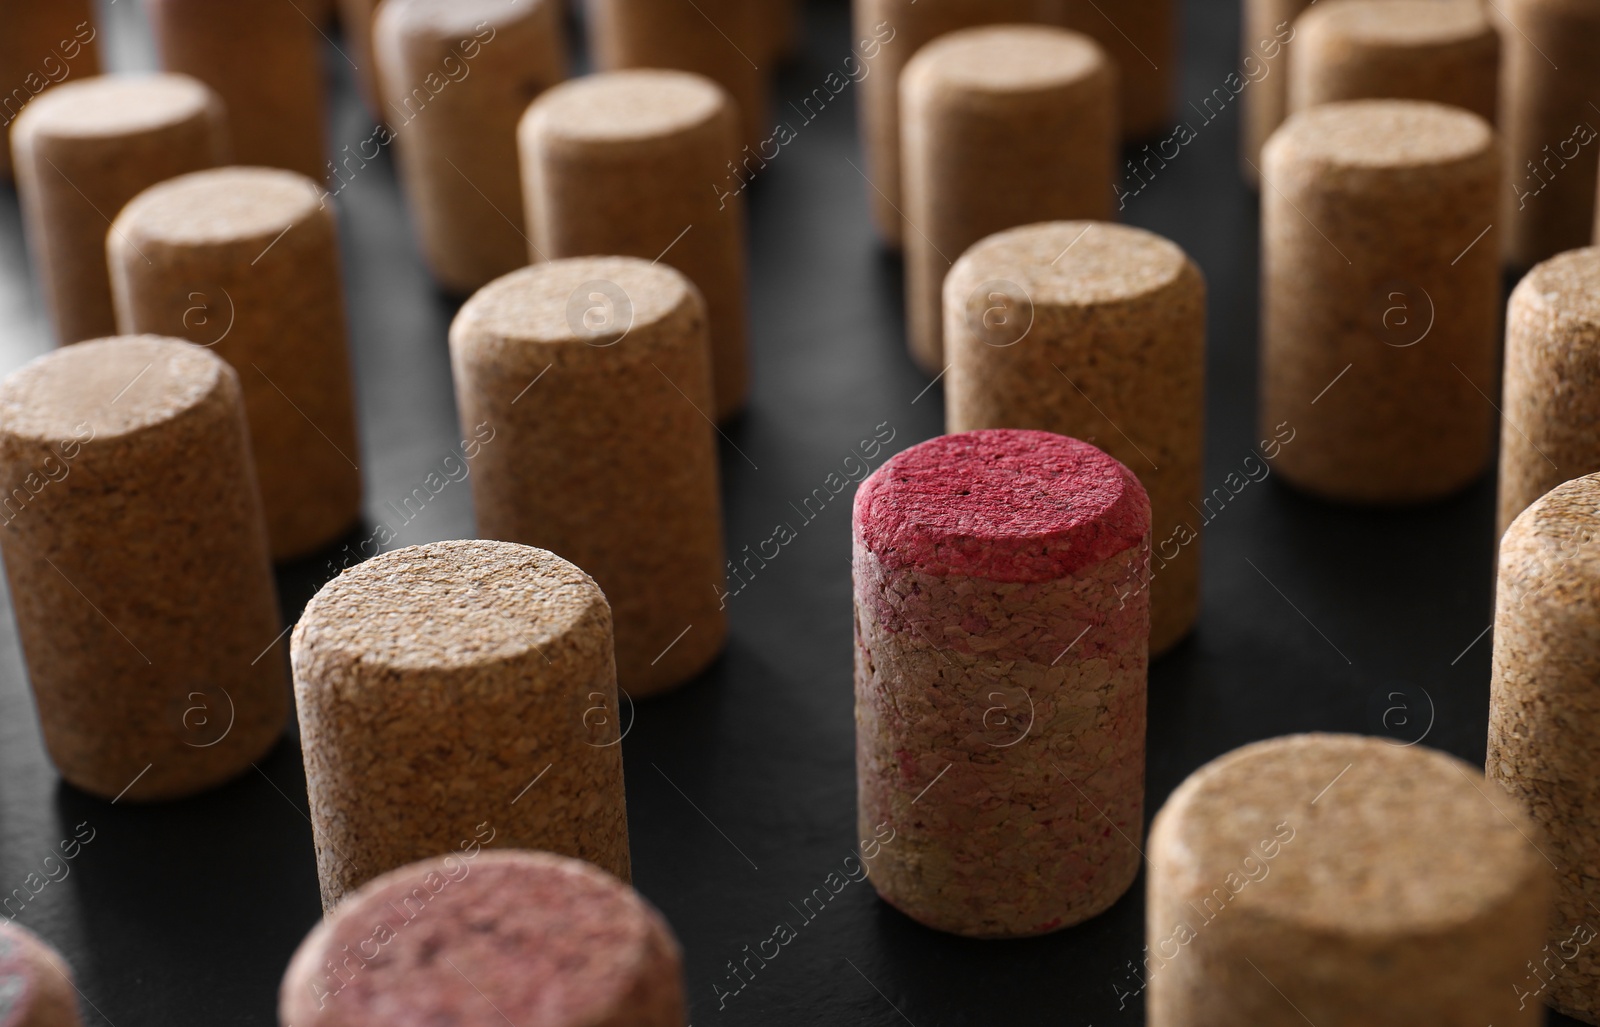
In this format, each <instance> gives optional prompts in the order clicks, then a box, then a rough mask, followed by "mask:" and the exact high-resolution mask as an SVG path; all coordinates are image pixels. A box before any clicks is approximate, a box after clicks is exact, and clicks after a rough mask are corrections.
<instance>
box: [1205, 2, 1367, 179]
mask: <svg viewBox="0 0 1600 1027" xmlns="http://www.w3.org/2000/svg"><path fill="white" fill-rule="evenodd" d="M1340 2H1341V3H1343V2H1344V0H1340ZM1310 6H1311V0H1243V11H1242V12H1241V17H1240V24H1241V26H1242V28H1243V31H1244V37H1243V39H1242V40H1241V41H1240V46H1239V54H1240V59H1239V67H1240V71H1241V72H1242V74H1239V75H1238V77H1237V78H1235V79H1232V80H1230V81H1225V82H1224V83H1223V84H1222V86H1221V90H1222V91H1221V92H1220V93H1219V92H1217V91H1215V90H1213V91H1212V94H1211V96H1209V97H1204V98H1202V99H1201V101H1200V103H1201V107H1202V108H1203V111H1202V113H1203V116H1204V117H1205V118H1206V120H1207V121H1213V120H1215V119H1217V118H1219V117H1221V116H1222V113H1223V111H1225V110H1227V109H1228V105H1229V104H1231V103H1232V98H1233V97H1235V96H1237V98H1238V103H1239V105H1240V108H1241V111H1240V115H1239V151H1240V153H1239V158H1240V163H1241V164H1242V167H1241V169H1240V170H1241V172H1242V173H1243V175H1244V178H1245V181H1246V182H1249V183H1250V184H1251V185H1252V186H1258V185H1260V184H1261V148H1262V147H1264V146H1265V145H1266V143H1267V139H1268V138H1269V137H1270V136H1271V135H1272V133H1273V132H1275V131H1277V128H1278V126H1279V125H1281V124H1283V119H1284V118H1285V117H1287V116H1288V113H1289V51H1290V50H1292V49H1293V48H1294V42H1295V34H1296V29H1295V24H1294V23H1295V19H1296V18H1298V17H1299V16H1300V12H1302V11H1304V10H1306V9H1307V8H1309V7H1310ZM1235 86H1237V89H1235Z"/></svg>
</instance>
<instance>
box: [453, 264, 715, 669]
mask: <svg viewBox="0 0 1600 1027" xmlns="http://www.w3.org/2000/svg"><path fill="white" fill-rule="evenodd" d="M450 353H451V362H452V364H453V366H454V371H455V381H456V395H457V406H458V408H459V409H460V411H461V420H462V423H463V424H464V425H467V426H469V427H468V428H467V430H468V431H469V432H471V431H473V430H474V429H473V428H472V427H471V426H476V425H485V424H487V425H491V426H492V427H493V429H494V432H495V442H494V444H493V445H492V446H485V447H484V448H483V451H482V452H481V453H480V454H479V455H478V457H477V459H476V460H475V461H474V465H475V470H476V473H475V474H474V475H473V476H472V480H473V502H474V506H475V507H476V509H477V513H478V531H479V533H480V534H481V535H482V536H483V537H485V538H498V539H505V540H507V541H511V542H522V543H525V544H528V545H536V546H539V547H541V548H543V549H549V550H550V551H552V552H554V553H556V554H558V555H560V556H562V557H564V558H566V559H568V560H571V561H572V562H573V563H575V564H577V565H578V566H580V567H582V568H583V569H584V570H585V571H587V572H588V573H590V574H592V575H594V578H595V580H596V581H597V582H599V584H600V587H601V588H602V589H604V590H605V594H606V597H607V598H608V599H609V600H610V602H611V611H612V615H613V618H614V619H615V622H616V636H617V680H618V682H619V684H620V685H621V687H622V689H623V691H624V692H626V693H627V694H629V695H630V696H633V697H635V698H638V697H642V696H646V695H652V694H655V693H657V692H661V691H664V690H666V689H669V688H672V687H674V686H676V685H680V684H682V683H684V682H685V681H688V680H689V679H690V678H692V677H694V676H695V675H696V674H698V673H700V671H702V670H704V669H705V667H706V666H707V664H709V663H710V662H711V661H712V660H714V659H715V658H716V656H717V654H718V653H720V652H721V651H722V647H723V644H724V641H725V640H726V637H727V615H726V614H725V613H724V612H723V599H722V598H721V596H722V594H723V593H724V592H725V591H726V574H725V571H724V554H723V537H722V512H721V510H722V507H721V501H720V499H719V496H718V490H717V454H716V437H715V433H714V430H713V428H712V426H711V423H710V421H709V414H710V409H711V375H710V364H709V348H708V344H707V342H706V318H705V307H704V305H703V304H702V303H701V301H700V297H699V294H698V293H697V292H696V291H695V289H694V287H693V286H692V285H690V284H689V282H688V280H687V279H686V278H684V276H683V275H681V274H679V273H678V272H676V271H674V270H672V269H671V268H668V267H664V266H662V265H659V264H658V265H654V266H652V265H650V264H648V263H646V262H645V261H643V260H638V259H634V258H630V257H591V258H574V259H568V260H557V261H552V262H550V263H548V264H536V265H534V266H533V267H530V268H526V269H524V270H522V271H517V272H514V273H513V274H511V275H508V276H506V277H505V278H502V279H500V280H499V281H497V282H495V283H493V284H491V285H489V286H487V287H485V288H484V289H483V290H481V291H480V292H479V293H478V294H477V295H476V296H474V297H473V298H472V299H471V300H469V301H468V302H467V304H466V305H465V306H463V307H462V308H461V312H460V313H459V314H458V315H457V316H456V320H455V323H454V324H453V325H452V326H451V330H450Z"/></svg>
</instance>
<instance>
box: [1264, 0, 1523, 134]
mask: <svg viewBox="0 0 1600 1027" xmlns="http://www.w3.org/2000/svg"><path fill="white" fill-rule="evenodd" d="M1294 30H1295V39H1294V57H1293V59H1292V60H1291V62H1290V65H1289V110H1290V111H1291V112H1293V111H1300V110H1304V109H1305V108H1307V107H1314V106H1316V105H1317V104H1319V103H1337V102H1339V101H1341V100H1368V99H1385V98H1388V99H1397V100H1429V101H1432V102H1434V103H1443V104H1449V105H1451V106H1454V107H1465V108H1466V109H1467V110H1469V111H1472V112H1473V113H1474V114H1476V115H1478V116H1479V117H1481V118H1483V119H1484V120H1485V121H1487V122H1489V123H1490V124H1493V123H1494V120H1495V117H1496V114H1497V111H1496V106H1497V100H1498V97H1499V92H1500V34H1499V32H1497V31H1496V30H1495V28H1494V26H1493V25H1491V24H1490V23H1489V18H1488V14H1487V13H1486V11H1485V9H1484V7H1483V6H1482V5H1481V4H1480V3H1479V2H1478V0H1340V2H1339V3H1336V4H1325V5H1323V6H1321V7H1313V8H1311V9H1310V10H1308V11H1306V12H1305V13H1304V14H1302V15H1301V16H1300V17H1299V18H1298V19H1297V20H1296V21H1295V23H1294Z"/></svg>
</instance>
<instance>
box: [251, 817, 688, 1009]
mask: <svg viewBox="0 0 1600 1027" xmlns="http://www.w3.org/2000/svg"><path fill="white" fill-rule="evenodd" d="M682 964H683V954H682V951H681V950H680V948H679V946H678V942H677V939H676V938H674V937H673V935H672V928H670V927H669V926H667V922H666V921H665V920H664V919H662V917H661V914H660V913H659V912H657V911H656V910H655V908H654V907H652V906H651V905H650V904H649V903H648V902H646V901H645V900H644V899H643V898H641V897H640V896H639V894H638V893H637V892H635V891H634V890H633V889H632V888H630V887H628V886H627V885H625V884H623V883H622V882H621V881H618V880H617V879H616V878H614V877H612V876H611V875H609V874H607V873H605V872H604V871H602V870H600V869H599V868H597V867H594V866H591V865H589V864H588V863H583V862H580V861H578V860H575V859H566V858H564V857H561V856H556V855H553V854H551V853H548V852H484V851H482V849H481V847H480V846H472V847H463V849H462V851H461V852H459V853H455V854H452V855H449V856H445V857H443V858H439V859H430V860H425V861H423V862H420V863H414V864H411V865H409V866H406V867H402V868H401V869H399V870H395V871H394V872H392V873H389V874H385V875H384V876H383V877H381V878H379V879H378V880H375V881H373V882H372V883H370V884H368V885H366V886H365V887H364V888H362V889H361V890H360V891H359V892H357V893H356V894H355V895H353V896H351V897H350V899H349V900H347V901H346V902H345V903H344V904H343V905H341V906H340V907H339V908H338V909H337V910H335V911H334V913H333V914H332V915H331V916H330V917H328V918H327V919H325V920H324V921H323V922H322V923H320V924H318V925H317V927H316V928H315V929H314V930H312V932H311V933H310V934H309V935H307V936H306V939H305V941H304V942H302V943H301V944H300V948H299V950H298V951H297V952H296V953H295V955H294V959H293V960H292V961H291V962H290V964H289V969H288V972H287V973H286V974H285V975H284V978H283V985H282V988H281V989H280V992H279V999H278V1018H279V1019H278V1022H279V1023H281V1024H283V1025H284V1027H422V1025H424V1024H451V1025H453V1027H505V1025H506V1024H508V1023H511V1024H525V1025H528V1027H683V1024H684V1020H685V1018H686V1010H685V999H684V992H683V965H682Z"/></svg>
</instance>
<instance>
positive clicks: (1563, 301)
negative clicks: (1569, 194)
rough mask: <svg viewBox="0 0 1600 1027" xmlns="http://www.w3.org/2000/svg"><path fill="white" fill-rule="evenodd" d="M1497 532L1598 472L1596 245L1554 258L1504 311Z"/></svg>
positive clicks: (1599, 276)
mask: <svg viewBox="0 0 1600 1027" xmlns="http://www.w3.org/2000/svg"><path fill="white" fill-rule="evenodd" d="M1505 367H1506V372H1505V373H1506V382H1505V407H1504V409H1505V418H1504V420H1503V421H1502V422H1501V429H1500V503H1499V522H1498V524H1499V533H1500V534H1504V533H1505V530H1506V529H1507V528H1509V527H1510V526H1511V522H1512V521H1513V520H1514V519H1515V518H1516V516H1517V515H1518V514H1520V513H1521V512H1522V511H1523V510H1525V509H1527V508H1528V506H1529V505H1531V504H1532V503H1533V501H1534V500H1536V499H1538V498H1539V497H1540V496H1542V495H1544V494H1545V493H1546V492H1549V491H1550V490H1551V489H1553V488H1555V487H1556V486H1557V485H1559V484H1561V483H1562V482H1564V481H1568V480H1570V479H1572V478H1576V477H1579V476H1580V475H1585V474H1592V473H1594V472H1595V471H1600V434H1597V431H1600V249H1595V248H1586V249H1581V250H1573V251H1572V252H1570V253H1563V254H1561V255H1560V256H1557V257H1552V258H1550V259H1549V260H1547V261H1545V262H1544V263H1542V264H1540V265H1538V266H1537V267H1535V268H1534V269H1533V270H1532V271H1529V272H1528V274H1527V275H1526V276H1524V277H1523V279H1522V281H1520V282H1518V283H1517V287H1516V288H1515V289H1514V290H1512V293H1511V303H1510V306H1509V309H1508V311H1507V314H1506V359H1505Z"/></svg>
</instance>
